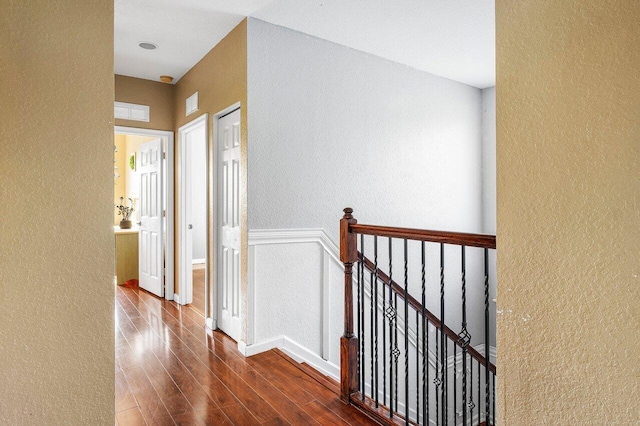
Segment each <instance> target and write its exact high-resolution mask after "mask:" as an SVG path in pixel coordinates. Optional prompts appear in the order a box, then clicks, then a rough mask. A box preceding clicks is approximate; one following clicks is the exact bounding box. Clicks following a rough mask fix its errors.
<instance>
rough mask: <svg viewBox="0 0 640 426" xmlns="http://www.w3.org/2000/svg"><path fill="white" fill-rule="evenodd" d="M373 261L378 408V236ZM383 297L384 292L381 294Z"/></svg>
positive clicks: (375, 241)
mask: <svg viewBox="0 0 640 426" xmlns="http://www.w3.org/2000/svg"><path fill="white" fill-rule="evenodd" d="M373 263H374V271H375V281H374V282H375V285H374V289H375V301H376V303H375V313H374V321H375V327H374V330H375V331H376V334H375V344H374V351H375V352H374V365H375V379H374V383H375V398H374V399H375V402H376V408H378V392H379V391H378V236H375V235H374V237H373ZM382 289H383V291H384V284H383V285H382ZM383 297H384V294H383ZM383 329H384V324H383Z"/></svg>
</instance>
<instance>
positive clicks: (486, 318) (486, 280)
mask: <svg viewBox="0 0 640 426" xmlns="http://www.w3.org/2000/svg"><path fill="white" fill-rule="evenodd" d="M484 342H485V343H484V347H485V348H486V349H485V351H484V360H485V361H484V362H485V363H484V371H485V384H484V388H485V389H484V390H485V416H486V419H485V421H486V422H487V426H488V425H489V401H490V395H489V342H490V340H489V250H488V249H486V248H485V249H484Z"/></svg>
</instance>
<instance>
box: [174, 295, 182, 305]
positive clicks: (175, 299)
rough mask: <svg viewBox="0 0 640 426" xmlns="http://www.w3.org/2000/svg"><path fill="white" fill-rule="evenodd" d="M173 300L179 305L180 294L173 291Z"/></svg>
mask: <svg viewBox="0 0 640 426" xmlns="http://www.w3.org/2000/svg"><path fill="white" fill-rule="evenodd" d="M173 301H174V302H176V303H177V304H178V305H179V304H180V295H179V294H178V293H173Z"/></svg>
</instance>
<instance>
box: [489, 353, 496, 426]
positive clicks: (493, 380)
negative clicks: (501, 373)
mask: <svg viewBox="0 0 640 426" xmlns="http://www.w3.org/2000/svg"><path fill="white" fill-rule="evenodd" d="M488 348H489V346H488V345H487V358H489V349H488ZM491 386H492V387H493V390H492V391H491V405H492V410H491V412H492V413H493V417H492V418H493V423H494V424H495V422H496V375H495V374H491Z"/></svg>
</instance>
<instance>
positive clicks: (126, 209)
mask: <svg viewBox="0 0 640 426" xmlns="http://www.w3.org/2000/svg"><path fill="white" fill-rule="evenodd" d="M116 209H117V210H118V215H122V220H129V218H130V217H131V213H133V210H134V209H133V200H132V199H131V198H129V205H128V206H125V205H124V197H120V204H116Z"/></svg>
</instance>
